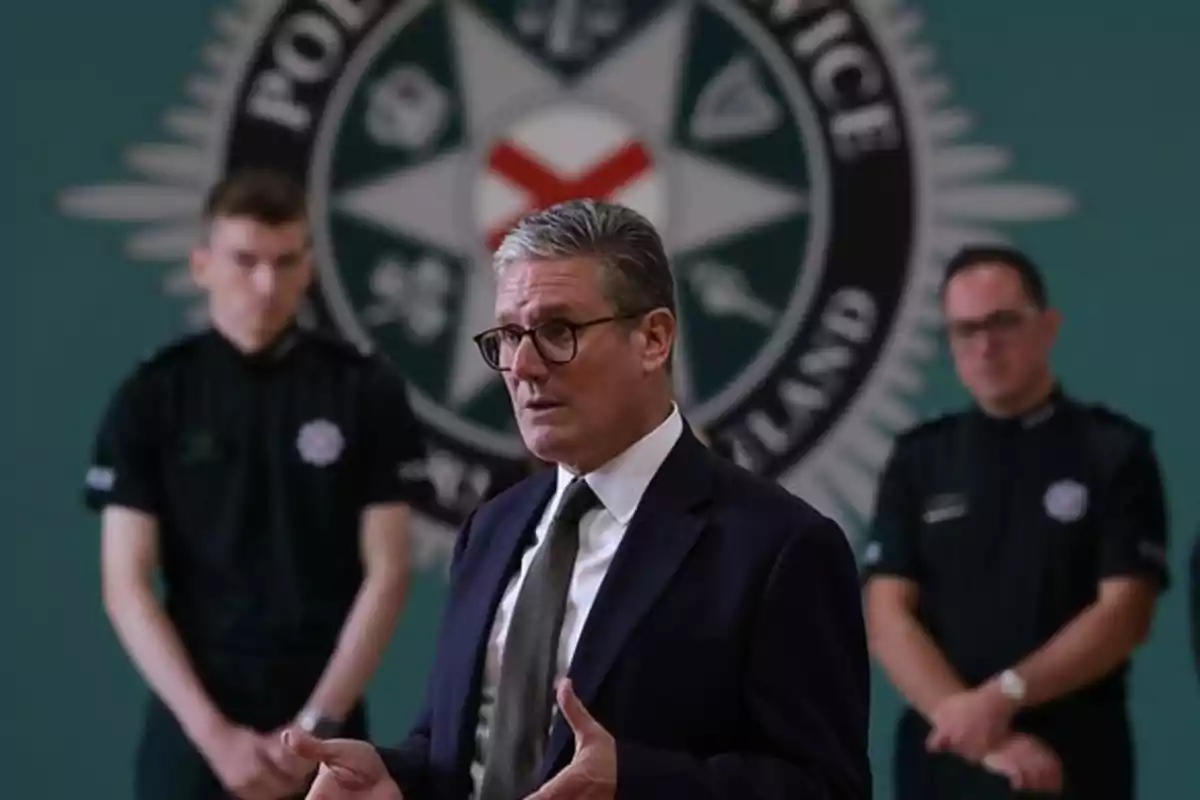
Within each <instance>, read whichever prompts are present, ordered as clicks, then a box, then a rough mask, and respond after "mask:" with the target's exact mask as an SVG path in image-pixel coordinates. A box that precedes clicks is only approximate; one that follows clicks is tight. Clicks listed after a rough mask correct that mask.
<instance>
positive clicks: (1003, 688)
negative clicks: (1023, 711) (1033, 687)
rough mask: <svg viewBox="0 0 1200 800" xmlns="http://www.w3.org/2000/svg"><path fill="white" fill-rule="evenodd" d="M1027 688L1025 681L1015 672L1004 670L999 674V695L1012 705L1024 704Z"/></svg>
mask: <svg viewBox="0 0 1200 800" xmlns="http://www.w3.org/2000/svg"><path fill="white" fill-rule="evenodd" d="M1027 688H1028V687H1027V686H1026V684H1025V679H1024V678H1022V677H1021V676H1020V675H1018V674H1017V672H1016V670H1012V669H1006V670H1004V672H1001V673H1000V694H1002V695H1004V696H1005V697H1007V698H1008V699H1009V700H1012V701H1013V702H1014V703H1017V704H1020V703H1023V702H1025V692H1026V689H1027Z"/></svg>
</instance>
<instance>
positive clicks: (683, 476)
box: [380, 427, 871, 800]
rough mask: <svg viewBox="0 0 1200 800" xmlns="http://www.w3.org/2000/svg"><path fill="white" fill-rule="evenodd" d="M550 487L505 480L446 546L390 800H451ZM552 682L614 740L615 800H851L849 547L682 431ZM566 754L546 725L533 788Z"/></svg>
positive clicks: (864, 659)
mask: <svg viewBox="0 0 1200 800" xmlns="http://www.w3.org/2000/svg"><path fill="white" fill-rule="evenodd" d="M554 487H555V475H554V470H547V471H546V472H545V473H542V474H540V475H535V476H533V477H531V478H529V479H527V480H525V481H523V482H522V483H520V484H518V485H516V486H514V487H513V488H511V489H510V490H508V491H507V492H504V493H503V494H501V495H499V496H498V497H496V498H495V499H493V500H491V501H490V502H488V503H486V504H484V505H482V506H480V507H479V509H477V511H476V512H475V513H474V514H472V516H471V518H470V519H468V521H467V523H466V525H465V526H464V528H463V530H462V532H461V534H460V536H459V539H458V542H457V545H456V547H455V552H454V558H453V562H452V566H451V578H450V589H449V597H448V600H447V602H446V606H445V609H444V616H443V619H442V625H441V630H440V633H439V635H438V641H437V649H436V654H435V662H434V666H433V669H432V672H431V675H430V677H429V682H428V686H427V688H426V695H425V701H424V707H423V709H422V711H421V713H420V715H419V718H418V720H417V723H416V725H415V727H414V728H413V730H412V732H411V733H410V735H409V737H408V739H406V740H405V741H404V742H403V743H402V744H401V745H399V746H398V747H395V748H380V754H381V755H382V756H383V759H384V763H385V764H386V765H387V768H388V772H389V773H390V774H391V775H392V777H393V779H394V780H395V781H396V783H397V784H398V785H399V786H400V788H401V790H402V791H403V793H404V796H405V798H406V800H465V798H467V797H468V796H469V794H470V790H471V783H470V777H469V768H470V762H471V758H472V756H473V748H474V740H475V729H476V722H477V714H478V705H479V693H480V683H481V676H482V667H483V662H484V654H485V652H486V646H487V642H488V638H489V635H490V632H491V627H492V618H493V614H494V612H495V609H496V606H497V604H498V603H499V601H500V597H501V595H502V594H503V593H504V590H505V587H506V586H507V584H508V582H509V579H510V578H511V576H512V575H513V574H514V572H515V571H516V569H517V568H518V564H519V560H520V556H521V552H522V550H523V549H524V548H525V547H527V546H528V545H529V543H530V542H531V541H532V537H533V533H534V528H535V526H536V524H537V522H538V519H539V517H540V515H541V513H542V511H543V509H544V508H545V506H546V504H547V503H548V502H549V500H550V498H551V496H552V495H553V492H554ZM568 676H569V677H570V678H572V680H573V685H574V688H575V692H576V694H577V695H578V696H579V698H580V700H581V701H582V702H583V705H584V706H585V707H586V708H587V709H588V711H589V712H590V713H591V714H592V716H593V717H595V718H596V720H597V721H598V722H599V723H600V724H601V725H603V726H604V727H605V729H607V730H608V732H609V733H611V734H612V735H613V737H614V738H615V740H616V743H617V797H618V798H645V799H646V800H663V798H676V797H679V798H689V800H703V799H704V798H713V799H714V800H715V799H716V798H728V800H754V799H755V798H761V800H768V799H769V800H775V799H776V798H778V799H779V800H785V798H786V800H825V799H826V798H830V799H831V798H838V799H839V800H856V799H857V798H869V797H870V796H871V773H870V765H869V762H868V758H867V729H868V710H869V691H870V689H869V668H868V656H867V647H866V635H865V631H864V625H863V619H862V612H861V601H860V595H859V581H858V572H857V568H856V564H855V561H854V557H853V554H852V552H851V548H850V546H849V543H848V542H847V541H846V539H845V537H844V536H843V534H842V531H841V530H840V529H839V528H838V526H837V525H836V524H834V523H833V522H831V521H830V520H828V519H826V518H825V517H823V516H821V515H820V514H818V513H817V512H816V511H815V510H814V509H813V508H812V507H811V506H809V505H808V504H807V503H805V502H804V501H803V500H800V499H799V498H797V497H795V496H794V495H792V494H790V493H788V492H787V491H786V490H784V489H782V488H781V487H779V486H777V485H776V484H774V483H772V482H770V481H767V480H765V479H762V478H759V477H757V476H755V475H752V474H751V473H749V472H748V471H746V470H743V469H741V468H740V467H738V466H736V465H734V464H733V463H732V462H730V461H728V460H726V459H722V458H720V457H719V456H716V455H714V454H713V453H711V452H710V451H709V450H708V449H706V448H705V447H704V446H703V445H702V444H701V443H700V442H699V441H698V440H697V439H696V438H695V436H694V435H693V434H692V433H691V432H690V431H689V430H688V429H687V428H686V427H685V429H684V434H683V436H682V437H681V439H680V440H679V442H678V443H677V444H676V446H675V447H674V449H673V450H672V451H671V453H670V455H669V456H668V457H667V460H666V461H665V462H664V464H663V466H662V467H661V468H660V469H659V471H658V473H657V474H656V475H655V477H654V479H653V480H652V481H651V483H650V485H649V487H648V488H647V490H646V493H645V495H644V496H643V498H642V501H641V504H640V505H639V506H638V509H637V512H636V513H635V515H634V517H633V519H632V520H631V521H630V524H629V528H628V530H627V531H626V533H625V536H624V538H623V540H622V542H621V545H620V547H619V548H618V550H617V553H616V555H615V557H614V559H613V562H612V564H611V566H610V567H609V571H608V574H607V575H606V577H605V579H604V582H603V584H602V586H601V589H600V592H599V595H598V596H597V598H596V601H595V604H594V605H593V607H592V610H591V612H590V614H589V616H588V618H587V621H586V623H585V627H584V630H583V633H582V635H581V638H580V641H579V645H578V647H577V649H576V651H575V655H574V658H573V659H572V663H571V667H570V670H569V672H568ZM573 754H574V738H573V736H572V733H571V731H570V728H569V727H568V726H567V724H566V722H565V720H563V719H562V718H561V716H557V715H556V718H555V722H554V726H553V729H552V731H551V735H550V740H549V743H548V745H547V750H546V753H545V755H544V758H543V761H542V767H541V777H542V782H544V781H545V780H548V779H549V778H550V777H553V775H554V774H556V773H557V772H558V771H559V770H561V769H562V768H563V767H565V766H566V765H567V764H568V763H569V762H570V761H571V758H572V756H573ZM514 800H519V798H515V799H514Z"/></svg>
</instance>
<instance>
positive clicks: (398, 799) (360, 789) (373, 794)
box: [283, 728, 404, 800]
mask: <svg viewBox="0 0 1200 800" xmlns="http://www.w3.org/2000/svg"><path fill="white" fill-rule="evenodd" d="M283 743H284V744H285V745H286V746H287V747H288V748H290V749H291V750H292V752H293V753H295V754H296V755H297V756H299V757H300V758H303V759H306V760H307V761H309V762H310V763H312V764H313V765H316V764H320V765H321V768H320V771H319V772H318V773H317V779H316V780H315V781H314V782H313V785H312V788H311V789H309V790H308V794H307V795H306V796H305V800H404V796H403V795H402V794H401V793H400V787H399V786H397V785H396V783H395V782H394V781H393V780H392V779H391V777H390V776H389V775H388V774H387V770H386V769H384V766H383V760H382V759H381V758H380V757H379V753H377V752H376V751H375V748H374V747H372V746H371V745H370V744H368V743H367V742H359V741H355V740H353V739H329V740H326V741H321V740H320V739H316V738H314V737H312V736H309V735H308V734H307V733H304V732H303V731H300V730H297V729H295V728H290V729H288V730H286V731H284V733H283Z"/></svg>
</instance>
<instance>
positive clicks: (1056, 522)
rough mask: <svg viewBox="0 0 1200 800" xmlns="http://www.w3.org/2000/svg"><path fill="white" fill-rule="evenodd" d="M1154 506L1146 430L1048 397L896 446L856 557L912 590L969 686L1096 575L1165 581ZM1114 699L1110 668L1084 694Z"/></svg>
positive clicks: (944, 424) (923, 431) (1060, 621)
mask: <svg viewBox="0 0 1200 800" xmlns="http://www.w3.org/2000/svg"><path fill="white" fill-rule="evenodd" d="M1166 528H1167V523H1166V511H1165V508H1164V498H1163V488H1162V482H1161V478H1160V474H1159V469H1158V464H1157V460H1156V458H1155V455H1154V453H1153V450H1152V447H1151V438H1150V434H1149V432H1148V431H1147V430H1146V429H1145V428H1143V427H1141V426H1139V425H1137V424H1135V423H1133V422H1131V421H1130V420H1129V419H1127V418H1125V417H1123V416H1120V415H1118V414H1116V413H1113V412H1111V411H1108V410H1106V409H1104V408H1102V407H1098V406H1087V405H1082V404H1080V403H1077V402H1075V401H1073V400H1071V399H1070V398H1068V397H1065V396H1064V395H1063V394H1062V393H1061V392H1056V393H1055V394H1054V396H1053V397H1052V398H1051V399H1050V401H1049V402H1048V403H1047V404H1046V405H1044V406H1042V407H1041V408H1038V409H1037V410H1035V411H1033V412H1031V413H1029V414H1026V415H1024V416H1023V417H1020V418H1016V419H1008V420H1001V419H995V418H991V417H988V416H986V415H984V414H983V413H982V412H980V411H978V410H971V411H967V412H964V413H958V414H952V415H949V416H945V417H942V418H940V419H937V420H935V421H932V422H929V423H926V424H924V425H921V426H918V427H917V428H915V429H913V430H912V431H911V432H909V433H907V434H905V435H903V436H902V437H900V439H899V440H898V441H897V444H896V447H895V450H894V452H893V455H892V458H891V460H890V463H889V464H888V466H887V469H886V470H885V473H884V476H883V479H882V481H881V483H880V487H879V493H878V498H877V501H876V513H875V521H874V525H873V531H872V535H871V539H870V541H869V544H868V545H867V547H866V550H865V552H864V559H863V560H864V570H865V574H866V575H867V576H870V575H896V576H902V577H905V578H909V579H911V580H913V581H915V582H916V583H917V584H918V585H919V587H920V592H919V598H920V599H919V609H918V615H919V619H920V621H921V622H922V623H923V625H924V626H925V627H926V629H927V630H928V631H929V632H930V635H931V636H932V638H933V639H934V641H935V642H936V643H937V644H938V646H939V648H940V649H941V650H942V652H943V653H944V654H945V655H946V657H947V659H948V660H949V662H950V664H951V665H952V666H953V667H954V668H955V669H956V671H957V672H958V673H959V675H960V676H961V677H962V678H963V679H964V680H965V681H967V682H968V683H969V684H970V685H976V684H978V683H980V682H982V681H985V680H987V679H988V678H990V677H992V676H994V675H996V674H997V673H998V672H1000V671H1002V670H1004V669H1006V668H1008V667H1012V666H1015V665H1016V664H1017V663H1018V662H1019V661H1020V660H1021V659H1022V658H1024V657H1025V656H1027V655H1029V654H1030V653H1031V652H1033V651H1034V650H1037V649H1038V648H1039V647H1040V646H1041V645H1043V644H1044V643H1045V642H1046V641H1047V640H1048V639H1049V638H1050V637H1051V636H1053V634H1054V633H1055V632H1056V631H1058V630H1059V629H1060V628H1062V626H1063V625H1065V624H1066V623H1068V622H1069V621H1070V620H1071V619H1072V618H1073V617H1075V616H1076V615H1078V614H1079V613H1080V612H1081V611H1082V610H1083V609H1084V608H1085V607H1086V606H1088V605H1089V604H1090V603H1092V602H1094V601H1095V599H1096V597H1097V593H1098V589H1099V586H1098V584H1099V581H1100V580H1101V579H1103V578H1106V577H1111V576H1119V575H1144V576H1147V577H1149V578H1150V579H1151V580H1153V581H1155V582H1156V583H1158V584H1159V585H1160V586H1161V587H1163V588H1165V587H1166V585H1167V582H1168V575H1167V569H1166V559H1165V554H1166V537H1167V531H1166ZM1084 694H1085V695H1088V696H1092V697H1095V696H1103V697H1106V698H1107V699H1108V700H1111V701H1116V702H1117V703H1118V705H1119V706H1120V707H1121V708H1122V709H1123V707H1124V670H1121V671H1119V672H1118V673H1117V674H1116V675H1114V676H1113V677H1111V678H1110V679H1107V680H1106V681H1103V682H1102V683H1101V684H1100V685H1097V686H1096V687H1093V688H1092V689H1090V690H1087V691H1086V692H1085V693H1084Z"/></svg>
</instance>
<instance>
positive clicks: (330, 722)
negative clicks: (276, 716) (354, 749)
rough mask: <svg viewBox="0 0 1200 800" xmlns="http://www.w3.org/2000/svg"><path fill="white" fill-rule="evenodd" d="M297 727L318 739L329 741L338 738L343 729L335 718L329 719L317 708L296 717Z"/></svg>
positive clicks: (304, 711) (307, 710)
mask: <svg viewBox="0 0 1200 800" xmlns="http://www.w3.org/2000/svg"><path fill="white" fill-rule="evenodd" d="M296 727H298V728H299V729H300V730H302V731H304V732H305V733H307V734H309V735H311V736H315V737H316V738H318V739H329V738H332V737H334V736H337V734H338V731H340V730H341V729H342V723H340V722H339V721H337V720H336V719H334V718H333V717H327V716H325V715H324V714H322V713H321V712H320V711H318V710H316V709H315V708H306V709H304V710H303V711H301V712H300V714H299V716H297V717H296Z"/></svg>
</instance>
